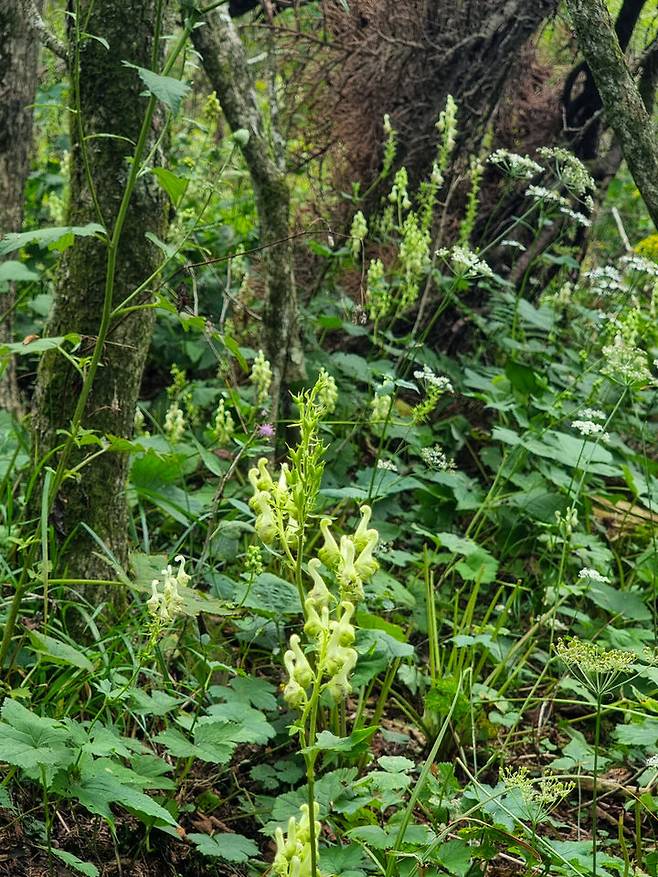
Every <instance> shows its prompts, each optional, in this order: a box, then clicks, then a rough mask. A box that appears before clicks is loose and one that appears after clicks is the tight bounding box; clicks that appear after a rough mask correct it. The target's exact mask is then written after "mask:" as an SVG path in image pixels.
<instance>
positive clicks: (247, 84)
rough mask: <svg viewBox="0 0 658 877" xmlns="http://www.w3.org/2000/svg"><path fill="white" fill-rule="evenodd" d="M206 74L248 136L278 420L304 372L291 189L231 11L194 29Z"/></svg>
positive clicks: (245, 146) (235, 125)
mask: <svg viewBox="0 0 658 877" xmlns="http://www.w3.org/2000/svg"><path fill="white" fill-rule="evenodd" d="M192 40H193V42H194V47H195V48H196V50H197V51H198V52H199V54H200V55H201V58H202V61H203V66H204V69H205V71H206V75H207V76H208V79H209V80H210V84H211V85H212V87H213V88H214V90H215V92H216V93H217V97H218V98H219V101H220V103H221V106H222V110H223V112H224V115H225V117H226V120H227V122H228V124H229V125H230V127H231V129H232V130H233V131H234V132H235V131H238V130H240V129H243V130H244V131H246V132H247V133H248V135H249V136H248V139H246V138H245V140H244V141H240V148H241V150H242V153H243V155H244V158H245V162H246V164H247V167H248V169H249V173H250V175H251V180H252V183H253V187H254V195H255V198H256V207H257V210H258V219H259V226H260V243H261V245H262V246H264V247H265V249H264V250H263V261H264V265H265V271H266V278H267V301H266V306H265V312H264V317H263V333H262V337H263V346H264V348H265V350H266V353H267V357H268V359H269V361H270V364H271V366H272V371H273V373H274V380H273V382H272V417H273V419H276V414H277V407H278V402H279V398H280V395H281V389H282V388H283V387H285V385H286V381H287V380H288V379H290V377H291V376H292V375H298V374H299V373H300V372H301V371H302V370H303V360H302V352H301V345H300V343H299V326H298V318H297V292H296V287H295V277H294V271H293V254H292V245H291V242H290V240H289V237H290V190H289V188H288V184H287V181H286V173H285V168H284V167H282V164H281V163H280V162H279V161H278V157H277V154H276V148H275V144H274V137H273V135H272V132H271V131H270V132H268V127H267V124H266V120H265V119H264V118H263V114H262V112H261V109H260V107H259V105H258V101H257V98H256V90H255V88H254V81H253V77H252V75H251V73H250V71H249V67H248V65H247V56H246V53H245V50H244V46H243V45H242V41H241V40H240V37H239V35H238V33H237V31H236V29H235V25H234V24H233V22H232V21H231V17H230V15H229V12H228V10H227V9H225V8H220V9H218V10H217V11H215V12H212V13H210V14H209V15H207V16H206V19H205V24H203V25H202V26H201V27H197V28H195V29H194V30H193V31H192Z"/></svg>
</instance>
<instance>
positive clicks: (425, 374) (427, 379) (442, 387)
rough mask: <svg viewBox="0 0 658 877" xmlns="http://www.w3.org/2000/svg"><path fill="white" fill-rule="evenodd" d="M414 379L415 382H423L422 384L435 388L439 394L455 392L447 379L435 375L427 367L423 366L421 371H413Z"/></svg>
mask: <svg viewBox="0 0 658 877" xmlns="http://www.w3.org/2000/svg"><path fill="white" fill-rule="evenodd" d="M414 377H415V378H416V380H417V381H423V382H424V383H426V384H429V385H430V386H432V387H435V388H436V389H437V390H439V391H440V392H441V393H454V392H455V388H454V387H453V386H452V383H451V381H450V379H449V378H446V377H445V376H444V375H437V374H435V373H434V372H433V371H432V369H431V368H430V367H429V366H427V365H426V366H424V367H423V368H422V369H419V370H418V371H415V372H414Z"/></svg>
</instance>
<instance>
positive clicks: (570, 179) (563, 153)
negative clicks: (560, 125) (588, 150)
mask: <svg viewBox="0 0 658 877" xmlns="http://www.w3.org/2000/svg"><path fill="white" fill-rule="evenodd" d="M537 152H538V153H539V155H541V156H542V158H545V159H546V160H547V161H552V162H553V170H554V172H555V175H556V177H557V178H558V180H559V181H560V182H561V183H562V185H563V186H565V187H566V188H567V189H568V190H569V191H570V192H571V194H572V195H574V196H575V197H576V198H579V199H580V200H583V201H584V202H585V204H586V205H587V207H588V208H589V209H591V207H590V204H591V196H590V195H589V194H588V193H589V192H592V191H594V190H595V189H596V183H595V182H594V179H593V178H592V175H591V174H590V173H589V171H588V170H587V168H586V167H585V165H584V164H583V163H582V161H580V159H579V158H576V156H575V155H574V154H573V153H572V152H569V150H568V149H564V147H562V146H542V147H540V148H539V149H538V150H537Z"/></svg>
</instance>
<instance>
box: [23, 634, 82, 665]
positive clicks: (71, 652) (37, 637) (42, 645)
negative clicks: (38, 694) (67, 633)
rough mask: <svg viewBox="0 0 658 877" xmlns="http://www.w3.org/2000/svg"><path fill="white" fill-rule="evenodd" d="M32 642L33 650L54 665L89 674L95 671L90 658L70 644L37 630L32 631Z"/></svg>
mask: <svg viewBox="0 0 658 877" xmlns="http://www.w3.org/2000/svg"><path fill="white" fill-rule="evenodd" d="M30 641H31V642H32V648H33V649H34V650H35V652H37V653H38V654H39V655H40V656H41V658H42V660H44V661H51V662H52V663H53V664H69V665H71V666H72V667H79V668H80V669H81V670H87V672H89V673H91V672H92V670H93V669H94V665H93V664H92V663H91V661H90V660H89V658H88V657H87V656H86V655H83V653H82V652H80V651H78V649H75V648H74V647H73V646H71V645H69V644H68V643H63V642H61V641H60V640H58V639H54V638H53V637H52V636H47V635H46V634H45V633H39V632H38V631H36V630H31V631H30Z"/></svg>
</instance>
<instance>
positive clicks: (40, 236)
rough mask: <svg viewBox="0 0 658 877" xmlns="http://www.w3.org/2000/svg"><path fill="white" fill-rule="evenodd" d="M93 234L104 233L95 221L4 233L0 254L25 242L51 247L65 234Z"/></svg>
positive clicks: (80, 235) (79, 235) (11, 251)
mask: <svg viewBox="0 0 658 877" xmlns="http://www.w3.org/2000/svg"><path fill="white" fill-rule="evenodd" d="M95 234H105V229H104V228H103V226H102V225H99V224H98V223H97V222H88V223H87V225H62V226H54V227H52V228H37V229H34V230H33V231H22V232H14V233H11V234H7V235H5V236H4V238H3V239H2V240H1V241H0V256H6V255H7V253H13V252H15V251H16V250H20V248H21V247H24V246H25V245H26V244H37V245H38V246H40V247H52V246H54V245H55V244H57V242H58V241H60V240H61V239H62V238H64V237H67V236H68V237H70V236H72V235H73V236H78V237H89V236H90V235H95Z"/></svg>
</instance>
